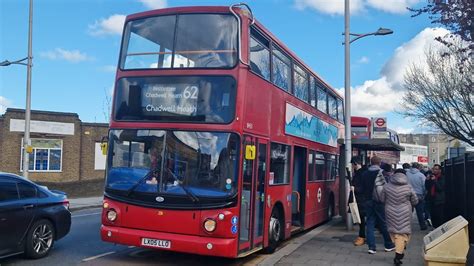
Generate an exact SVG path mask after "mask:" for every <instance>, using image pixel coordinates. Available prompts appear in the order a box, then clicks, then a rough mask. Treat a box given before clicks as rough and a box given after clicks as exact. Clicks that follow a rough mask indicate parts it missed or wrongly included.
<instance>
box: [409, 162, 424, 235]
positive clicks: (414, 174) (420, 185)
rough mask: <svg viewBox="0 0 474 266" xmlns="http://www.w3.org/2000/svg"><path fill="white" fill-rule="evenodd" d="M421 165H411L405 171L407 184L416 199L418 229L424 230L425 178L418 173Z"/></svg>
mask: <svg viewBox="0 0 474 266" xmlns="http://www.w3.org/2000/svg"><path fill="white" fill-rule="evenodd" d="M420 168H421V165H420V164H419V163H416V162H415V163H412V164H411V168H410V169H409V170H408V171H407V177H408V183H409V184H410V185H411V187H412V188H413V190H414V191H415V193H416V196H417V197H418V204H416V206H415V209H416V216H417V218H418V223H419V224H420V229H421V230H422V231H423V230H426V229H427V226H426V222H425V208H424V207H425V202H424V198H425V191H426V190H425V180H426V177H425V175H423V174H422V173H421V172H420Z"/></svg>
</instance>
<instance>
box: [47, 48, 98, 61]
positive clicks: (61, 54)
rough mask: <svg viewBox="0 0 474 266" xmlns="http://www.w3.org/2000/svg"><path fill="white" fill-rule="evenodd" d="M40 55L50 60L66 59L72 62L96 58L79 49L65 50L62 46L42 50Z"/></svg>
mask: <svg viewBox="0 0 474 266" xmlns="http://www.w3.org/2000/svg"><path fill="white" fill-rule="evenodd" d="M40 56H41V57H43V58H47V59H50V60H66V61H68V62H72V63H78V62H82V61H90V60H93V59H94V58H92V57H90V56H88V55H87V54H85V53H82V52H81V51H79V50H64V49H62V48H56V49H54V50H52V51H46V52H40Z"/></svg>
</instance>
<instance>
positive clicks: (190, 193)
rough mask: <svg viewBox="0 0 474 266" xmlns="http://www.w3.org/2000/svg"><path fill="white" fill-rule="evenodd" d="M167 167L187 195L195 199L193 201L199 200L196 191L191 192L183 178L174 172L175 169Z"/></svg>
mask: <svg viewBox="0 0 474 266" xmlns="http://www.w3.org/2000/svg"><path fill="white" fill-rule="evenodd" d="M165 169H166V170H167V171H168V173H170V175H171V176H172V177H173V179H174V180H176V182H177V183H178V184H179V186H180V187H181V188H182V189H183V190H184V192H185V193H186V195H187V196H188V197H189V198H190V199H191V200H192V201H193V203H196V202H199V198H198V197H197V196H196V195H194V193H193V192H191V190H190V189H189V188H188V187H187V186H186V185H185V184H183V182H182V181H181V180H179V178H178V176H177V175H175V174H174V173H173V171H171V169H169V168H167V167H166V168H165Z"/></svg>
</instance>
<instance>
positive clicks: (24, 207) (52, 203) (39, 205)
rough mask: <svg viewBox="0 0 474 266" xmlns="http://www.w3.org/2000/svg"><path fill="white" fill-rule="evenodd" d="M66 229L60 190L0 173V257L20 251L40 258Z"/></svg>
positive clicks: (67, 218) (68, 219)
mask: <svg viewBox="0 0 474 266" xmlns="http://www.w3.org/2000/svg"><path fill="white" fill-rule="evenodd" d="M70 228H71V212H70V211H69V201H68V200H67V197H66V195H65V194H64V193H62V192H60V191H54V190H53V191H51V190H48V189H47V188H46V187H42V186H39V185H37V184H35V183H33V182H31V181H28V180H25V179H23V178H22V177H20V176H17V175H14V174H8V173H1V172H0V258H3V257H7V256H11V255H15V254H20V253H25V254H26V256H27V257H29V258H35V259H36V258H41V257H44V256H46V255H48V253H49V251H50V250H51V249H52V247H53V244H54V241H55V240H58V239H60V238H62V237H64V236H65V235H66V234H67V233H68V232H69V229H70Z"/></svg>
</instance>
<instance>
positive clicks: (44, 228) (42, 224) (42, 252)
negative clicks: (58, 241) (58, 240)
mask: <svg viewBox="0 0 474 266" xmlns="http://www.w3.org/2000/svg"><path fill="white" fill-rule="evenodd" d="M54 237H55V231H54V226H53V224H52V223H51V222H50V221H48V220H39V221H36V222H35V223H34V224H33V226H31V228H30V230H29V231H28V235H27V236H26V245H25V253H26V256H27V257H28V258H32V259H38V258H42V257H44V256H46V255H48V253H49V251H50V250H51V249H52V248H53V244H54Z"/></svg>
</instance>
